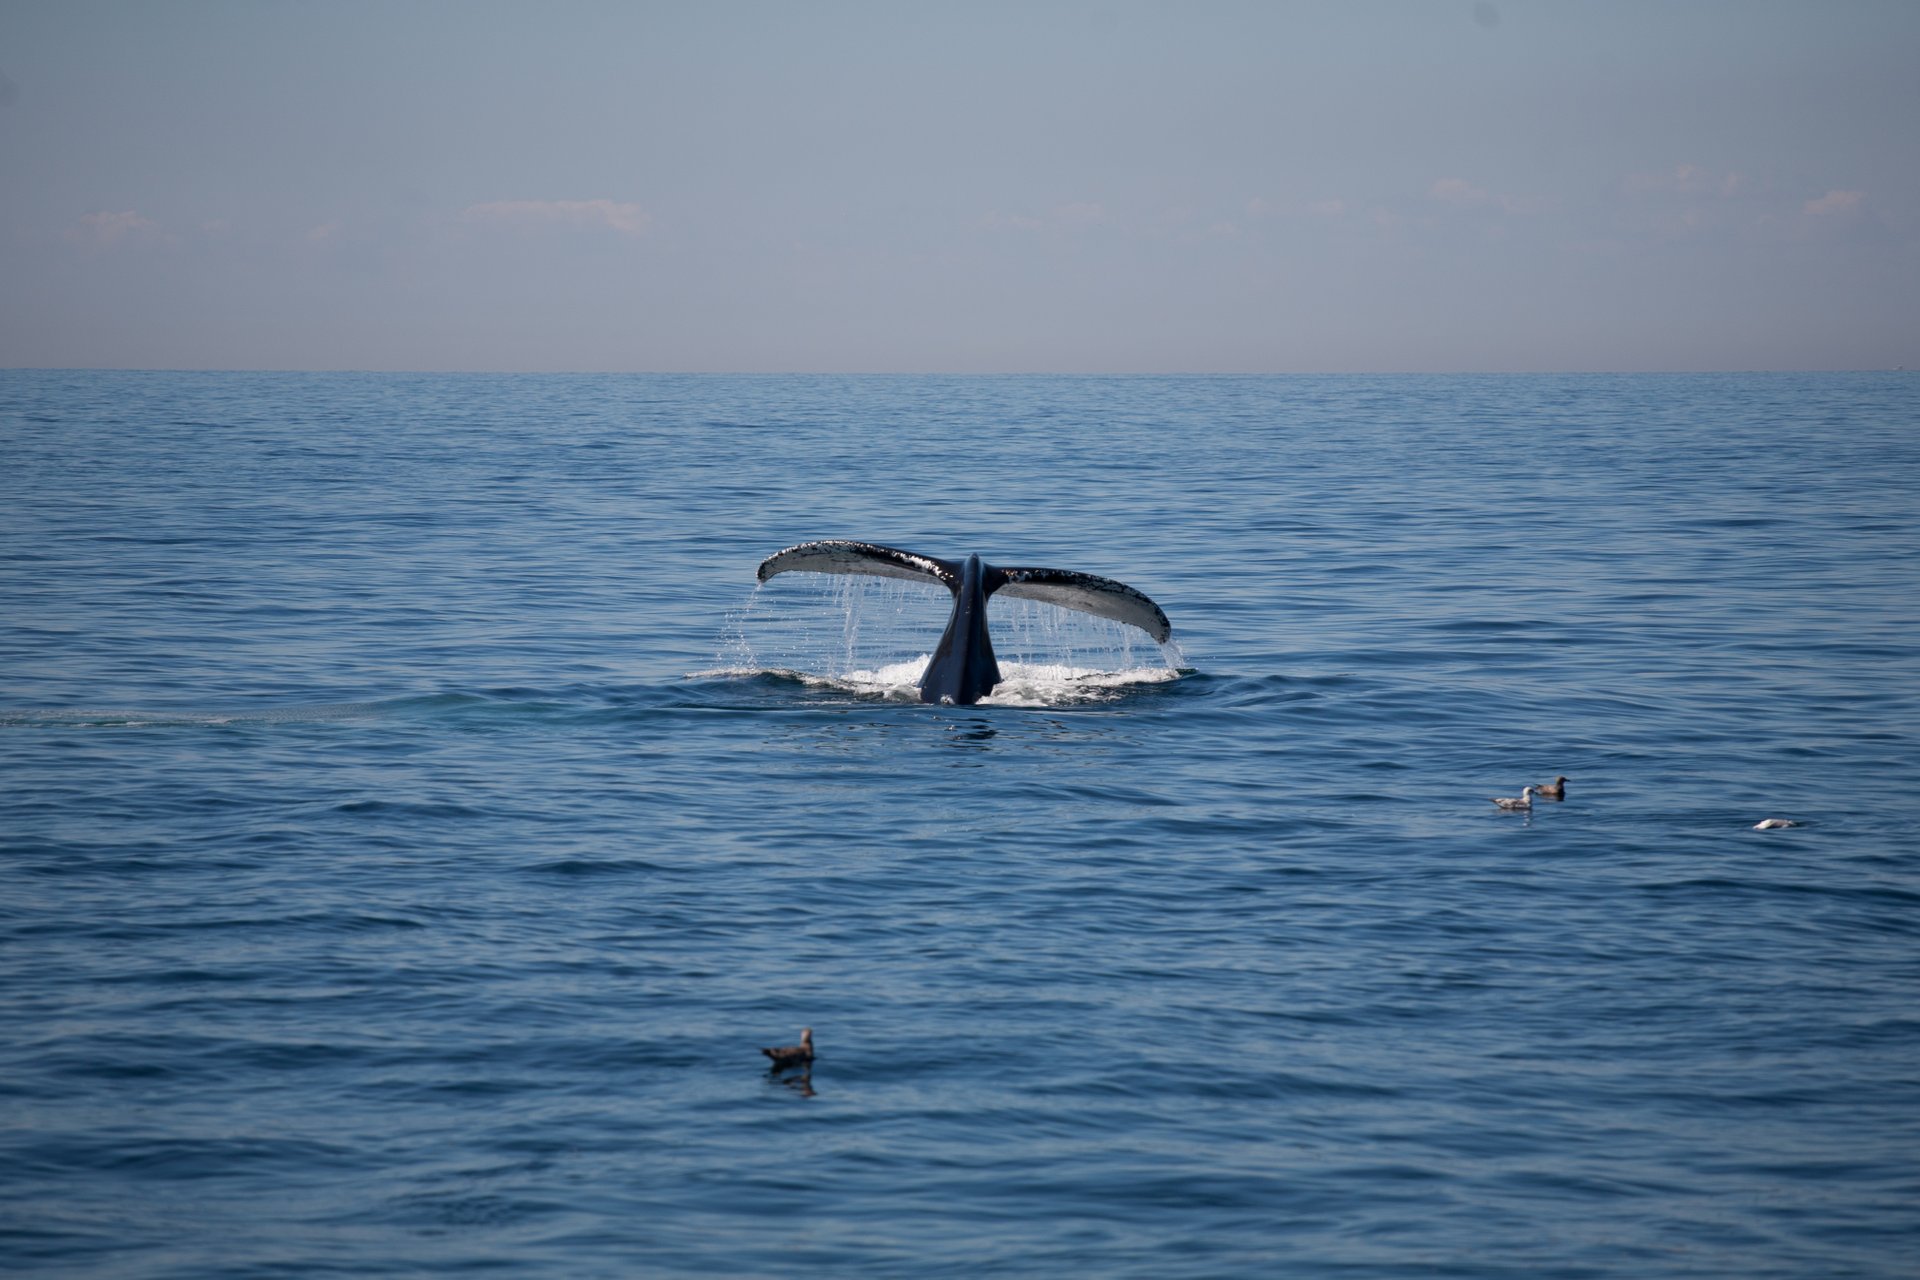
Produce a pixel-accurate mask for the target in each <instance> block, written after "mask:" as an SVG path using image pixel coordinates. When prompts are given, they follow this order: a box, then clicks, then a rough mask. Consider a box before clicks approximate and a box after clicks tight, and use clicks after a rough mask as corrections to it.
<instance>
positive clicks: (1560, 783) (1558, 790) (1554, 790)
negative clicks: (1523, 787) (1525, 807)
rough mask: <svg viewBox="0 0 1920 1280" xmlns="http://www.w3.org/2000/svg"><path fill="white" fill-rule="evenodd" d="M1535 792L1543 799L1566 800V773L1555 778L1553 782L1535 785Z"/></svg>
mask: <svg viewBox="0 0 1920 1280" xmlns="http://www.w3.org/2000/svg"><path fill="white" fill-rule="evenodd" d="M1533 794H1535V795H1537V796H1539V797H1540V798H1541V799H1542V800H1565V799H1566V798H1567V779H1566V777H1565V776H1564V775H1562V776H1561V777H1558V778H1555V779H1554V780H1553V781H1552V782H1549V783H1546V784H1545V785H1543V786H1538V787H1535V788H1534V789H1533Z"/></svg>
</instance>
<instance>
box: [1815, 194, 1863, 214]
mask: <svg viewBox="0 0 1920 1280" xmlns="http://www.w3.org/2000/svg"><path fill="white" fill-rule="evenodd" d="M1866 198H1867V193H1866V192H1864V191H1829V192H1827V194H1825V195H1823V196H1821V197H1820V198H1819V199H1817V200H1809V201H1807V203H1806V204H1805V205H1804V206H1803V207H1804V208H1805V209H1806V211H1807V212H1808V213H1810V214H1813V215H1814V216H1815V217H1822V216H1826V215H1830V214H1836V213H1852V212H1853V211H1854V210H1855V209H1858V208H1859V207H1860V202H1861V201H1862V200H1865V199H1866Z"/></svg>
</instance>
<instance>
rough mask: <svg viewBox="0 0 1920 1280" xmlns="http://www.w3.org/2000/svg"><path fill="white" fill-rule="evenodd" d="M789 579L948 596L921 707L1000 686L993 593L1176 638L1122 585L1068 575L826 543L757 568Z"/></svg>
mask: <svg viewBox="0 0 1920 1280" xmlns="http://www.w3.org/2000/svg"><path fill="white" fill-rule="evenodd" d="M791 572H803V573H861V574H870V575H872V576H874V577H879V578H905V579H907V580H909V581H913V582H937V583H939V584H940V585H941V586H943V587H945V588H946V589H947V590H948V591H950V592H952V593H953V613H952V615H951V616H949V617H948V619H947V630H946V633H945V634H944V635H942V636H941V637H940V645H939V647H938V648H937V649H935V650H934V653H933V658H932V659H931V660H930V661H929V662H928V663H927V671H926V674H925V675H924V676H922V677H921V678H920V700H921V701H922V702H951V703H956V704H959V705H963V706H964V705H969V704H972V703H975V702H978V701H980V699H982V698H984V697H986V696H987V695H988V694H989V693H991V692H993V687H994V686H995V685H997V684H999V683H1000V666H999V663H998V662H997V661H995V659H994V656H993V640H992V638H991V637H990V636H989V635H988V634H987V598H988V597H989V596H991V595H993V594H994V593H995V592H1005V593H1006V594H1007V595H1010V596H1017V597H1019V598H1021V599H1025V600H1038V601H1040V602H1041V603H1042V604H1051V605H1058V606H1059V607H1060V608H1062V609H1073V610H1077V611H1078V612H1080V613H1090V614H1093V615H1094V616H1095V617H1097V618H1107V619H1110V620H1112V621H1114V622H1124V623H1126V624H1127V625H1129V626H1134V627H1138V628H1140V629H1141V630H1142V631H1144V632H1146V633H1147V634H1148V635H1149V636H1152V637H1153V639H1154V640H1155V641H1157V642H1158V643H1161V644H1165V643H1166V642H1167V640H1168V639H1170V638H1171V637H1172V635H1173V624H1172V623H1170V622H1168V621H1167V615H1166V614H1165V613H1164V612H1162V611H1161V609H1160V606H1159V605H1157V604H1155V603H1154V602H1153V601H1152V600H1150V599H1148V598H1147V597H1146V596H1145V595H1143V594H1142V593H1140V592H1138V591H1135V590H1134V589H1133V588H1132V587H1130V586H1128V585H1127V584H1126V583H1124V582H1116V581H1114V580H1113V579H1112V578H1102V577H1100V576H1099V575H1097V574H1092V573H1078V572H1076V571H1074V570H1071V569H1036V568H1017V569H1002V568H999V567H997V566H994V565H990V564H987V563H986V562H985V561H983V560H981V559H980V557H979V556H977V555H973V556H968V557H967V558H966V559H965V560H964V561H954V560H941V559H938V558H936V557H933V556H923V555H918V554H916V553H914V552H911V551H902V550H900V549H899V548H898V547H883V546H881V545H879V544H878V543H873V542H849V541H846V540H844V539H840V538H829V539H826V540H823V541H820V542H802V543H800V544H799V545H797V546H792V547H788V548H787V549H786V550H784V551H777V552H775V553H774V554H773V555H770V556H768V557H767V558H766V559H765V560H762V561H761V562H760V569H759V573H758V577H759V579H760V581H762V582H765V581H766V580H767V579H769V578H771V577H773V576H774V575H775V574H777V573H791Z"/></svg>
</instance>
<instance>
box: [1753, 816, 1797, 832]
mask: <svg viewBox="0 0 1920 1280" xmlns="http://www.w3.org/2000/svg"><path fill="white" fill-rule="evenodd" d="M1799 825H1800V824H1799V823H1797V822H1791V821H1789V820H1787V819H1786V818H1762V819H1761V820H1760V821H1758V822H1756V823H1754V824H1753V829H1754V830H1755V831H1777V830H1779V829H1780V828H1781V827H1797V826H1799Z"/></svg>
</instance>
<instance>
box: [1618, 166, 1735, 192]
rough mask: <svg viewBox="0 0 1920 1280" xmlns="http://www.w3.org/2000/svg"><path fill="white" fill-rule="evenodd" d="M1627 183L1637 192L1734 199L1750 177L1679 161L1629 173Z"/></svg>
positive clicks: (1628, 186) (1627, 185)
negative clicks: (1649, 171) (1671, 165)
mask: <svg viewBox="0 0 1920 1280" xmlns="http://www.w3.org/2000/svg"><path fill="white" fill-rule="evenodd" d="M1625 185H1626V188H1627V190H1628V191H1633V192H1646V191H1670V192H1676V193H1678V194H1680V195H1686V196H1721V197H1724V198H1730V197H1732V196H1734V195H1737V194H1739V192H1740V189H1741V188H1742V187H1743V186H1745V185H1746V179H1745V178H1743V177H1741V176H1740V175H1739V174H1737V173H1731V172H1729V173H1715V172H1714V171H1713V170H1711V169H1707V168H1703V167H1702V166H1700V165H1697V164H1677V165H1675V166H1673V168H1671V169H1663V170H1660V171H1657V172H1654V173H1635V174H1629V175H1628V177H1627V180H1626V184H1625Z"/></svg>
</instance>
